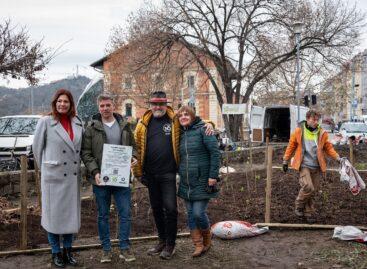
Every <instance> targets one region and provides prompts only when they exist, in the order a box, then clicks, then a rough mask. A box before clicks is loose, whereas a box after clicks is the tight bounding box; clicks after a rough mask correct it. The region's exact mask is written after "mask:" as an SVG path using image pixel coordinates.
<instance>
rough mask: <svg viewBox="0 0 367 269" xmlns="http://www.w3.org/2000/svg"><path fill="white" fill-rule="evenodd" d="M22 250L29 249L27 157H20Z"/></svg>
mask: <svg viewBox="0 0 367 269" xmlns="http://www.w3.org/2000/svg"><path fill="white" fill-rule="evenodd" d="M20 167H21V171H22V172H21V176H20V227H21V236H20V249H26V248H27V191H28V186H27V185H28V182H27V181H28V177H27V156H25V155H22V156H21V157H20Z"/></svg>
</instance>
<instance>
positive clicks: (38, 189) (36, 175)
mask: <svg viewBox="0 0 367 269" xmlns="http://www.w3.org/2000/svg"><path fill="white" fill-rule="evenodd" d="M34 181H35V182H36V192H37V200H38V207H39V208H40V209H41V208H42V199H41V197H42V193H41V178H40V171H39V169H38V165H37V163H36V162H34Z"/></svg>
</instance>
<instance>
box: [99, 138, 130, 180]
mask: <svg viewBox="0 0 367 269" xmlns="http://www.w3.org/2000/svg"><path fill="white" fill-rule="evenodd" d="M131 157H132V147H131V146H122V145H112V144H104V145H103V155H102V165H101V185H102V186H103V185H109V186H117V187H129V183H130V167H131Z"/></svg>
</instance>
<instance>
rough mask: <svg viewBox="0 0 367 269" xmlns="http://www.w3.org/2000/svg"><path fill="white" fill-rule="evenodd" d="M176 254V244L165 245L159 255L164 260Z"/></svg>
mask: <svg viewBox="0 0 367 269" xmlns="http://www.w3.org/2000/svg"><path fill="white" fill-rule="evenodd" d="M173 254H175V246H168V245H167V246H165V247H164V249H163V251H162V252H161V254H160V255H159V257H161V258H162V259H163V260H170V259H171V258H172V256H173Z"/></svg>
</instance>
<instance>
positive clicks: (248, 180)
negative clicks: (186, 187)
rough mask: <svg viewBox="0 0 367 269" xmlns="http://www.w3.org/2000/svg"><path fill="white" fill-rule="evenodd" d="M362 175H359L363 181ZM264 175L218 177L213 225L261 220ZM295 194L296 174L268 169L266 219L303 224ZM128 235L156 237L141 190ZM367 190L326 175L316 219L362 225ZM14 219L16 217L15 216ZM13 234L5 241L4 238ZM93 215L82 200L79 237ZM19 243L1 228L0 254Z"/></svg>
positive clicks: (36, 232)
mask: <svg viewBox="0 0 367 269" xmlns="http://www.w3.org/2000/svg"><path fill="white" fill-rule="evenodd" d="M366 175H367V174H366V173H364V174H363V173H361V176H362V177H363V178H365V177H366ZM265 186H266V173H265V171H257V172H248V173H236V174H230V175H228V177H225V176H224V177H223V178H222V182H221V194H220V196H219V197H218V198H217V199H213V200H211V202H210V204H209V208H208V212H209V218H210V220H211V222H212V223H215V222H218V221H223V220H245V221H249V222H251V223H256V222H264V212H265ZM298 190H299V185H298V174H297V173H296V172H294V171H291V172H289V173H287V174H284V173H283V172H281V171H279V170H275V169H274V170H273V177H272V204H271V221H272V222H282V223H304V222H305V220H304V219H302V218H298V217H296V216H295V215H294V213H293V210H294V200H295V198H296V196H297V193H298ZM132 197H133V198H132V230H131V236H142V235H152V234H156V230H155V226H154V220H153V216H152V211H151V209H150V204H149V198H148V193H147V189H146V188H139V189H136V190H135V191H134V193H133V196H132ZM178 201H179V203H178V210H179V219H178V230H179V232H181V231H186V229H187V228H186V215H185V208H184V204H183V202H182V200H181V199H178ZM366 202H367V192H366V191H362V192H361V193H360V194H359V195H357V196H353V195H352V194H351V192H350V191H349V189H348V186H346V185H344V184H342V183H340V182H339V175H338V173H337V172H329V173H328V174H327V176H326V180H323V181H322V182H321V190H320V192H319V193H317V195H316V208H317V210H318V214H317V215H316V216H315V218H316V223H319V224H340V225H364V224H365V223H366V222H367V215H366V214H365V209H364V207H365V204H366ZM16 217H17V218H19V216H16ZM10 234H11V235H12V236H11V237H9V235H10ZM97 235H98V232H97V211H96V206H95V202H94V201H83V202H82V227H81V229H80V232H79V234H78V235H77V236H78V238H90V237H96V236H97ZM111 237H112V238H116V214H115V211H112V213H111ZM28 242H29V247H31V248H37V247H39V246H40V245H42V244H47V238H46V232H45V231H44V230H43V229H42V227H41V226H40V216H39V215H34V214H30V215H29V216H28ZM18 245H19V224H14V223H10V224H9V223H4V222H2V223H1V224H0V250H7V249H16V248H17V246H18Z"/></svg>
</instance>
